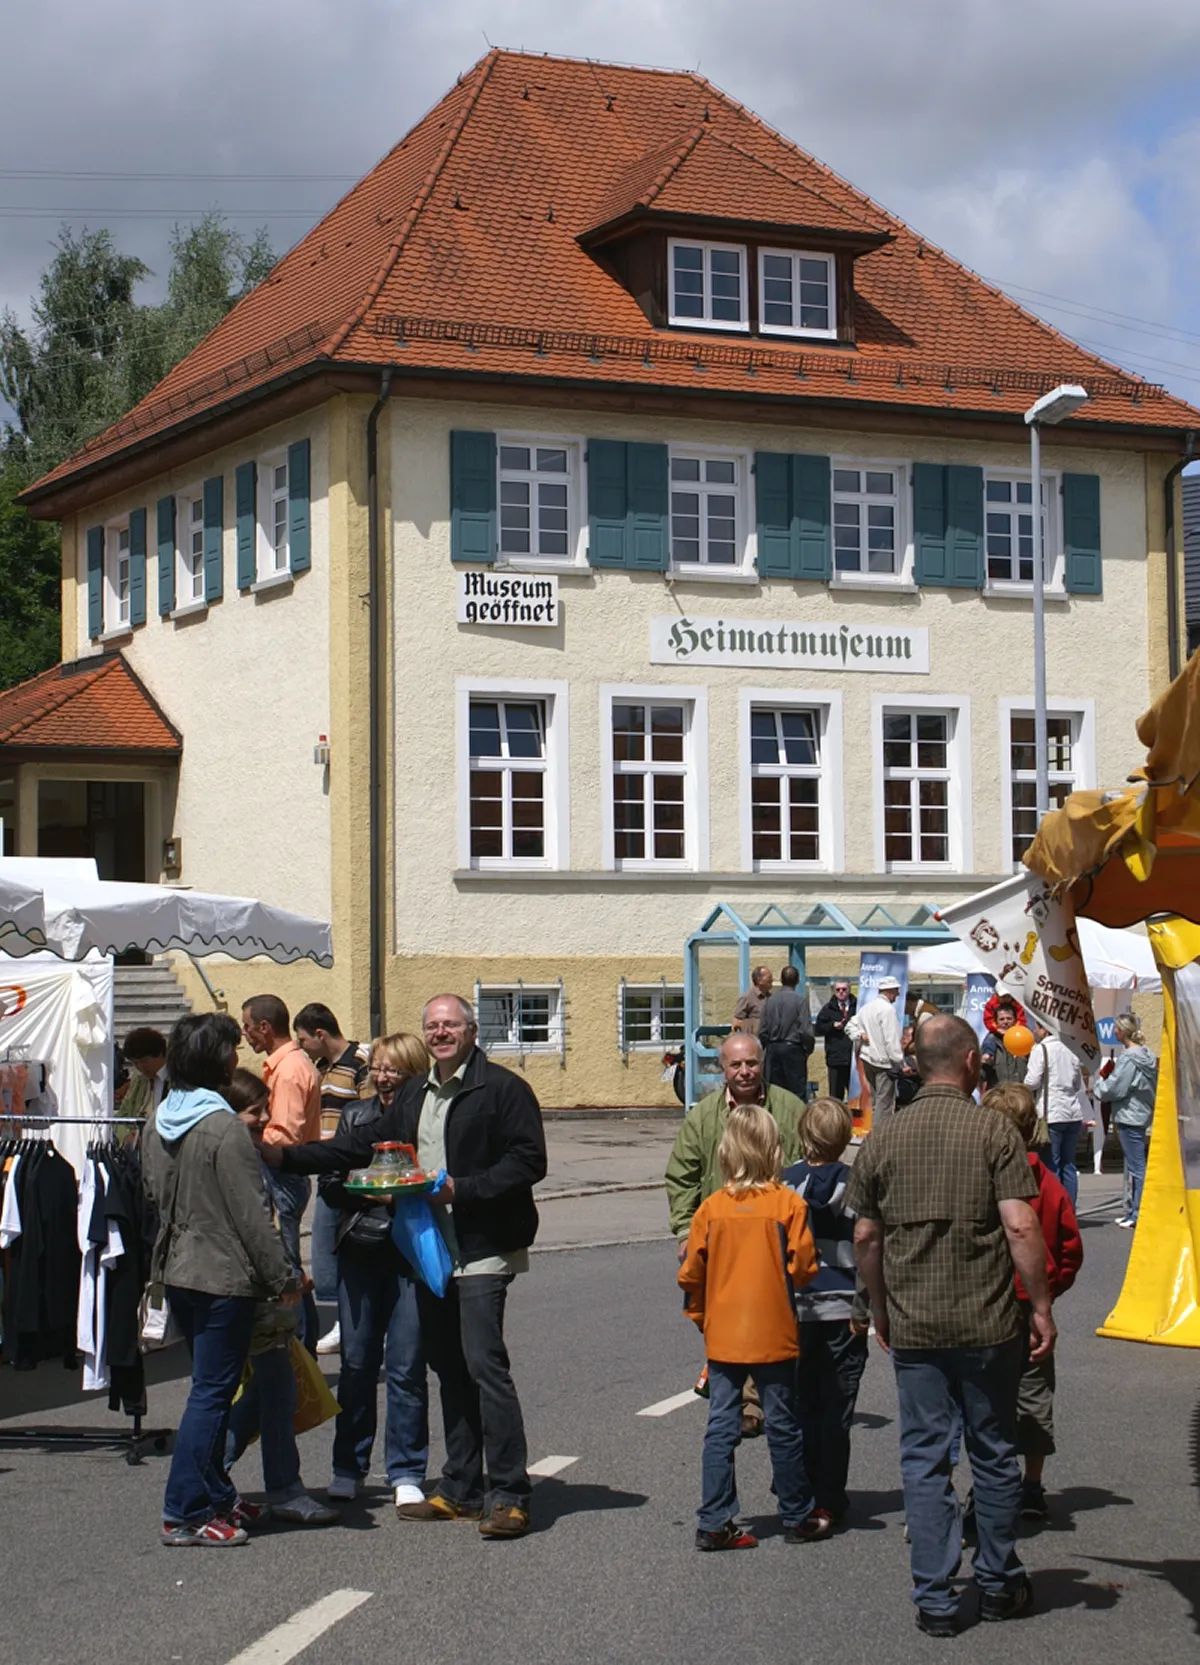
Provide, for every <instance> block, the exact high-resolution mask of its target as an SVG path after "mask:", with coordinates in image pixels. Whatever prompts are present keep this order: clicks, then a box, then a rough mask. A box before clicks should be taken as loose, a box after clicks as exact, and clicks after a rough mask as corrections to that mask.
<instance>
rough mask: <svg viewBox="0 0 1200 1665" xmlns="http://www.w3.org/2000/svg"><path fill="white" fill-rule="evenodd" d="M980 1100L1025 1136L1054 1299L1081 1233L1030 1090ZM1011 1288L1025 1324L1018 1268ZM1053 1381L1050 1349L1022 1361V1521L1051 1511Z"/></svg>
mask: <svg viewBox="0 0 1200 1665" xmlns="http://www.w3.org/2000/svg"><path fill="white" fill-rule="evenodd" d="M982 1104H983V1108H984V1109H985V1110H996V1111H998V1112H999V1113H1000V1115H1002V1116H1007V1117H1008V1119H1009V1121H1010V1122H1011V1123H1012V1124H1013V1126H1014V1127H1015V1128H1016V1130H1017V1132H1018V1133H1019V1134H1020V1135H1021V1138H1022V1139H1023V1140H1024V1143H1025V1149H1026V1151H1027V1152H1028V1156H1029V1166H1030V1167H1031V1168H1032V1169H1033V1177H1034V1178H1035V1179H1036V1180H1037V1185H1038V1194H1037V1196H1036V1197H1034V1198H1033V1199H1032V1201H1033V1212H1034V1213H1035V1214H1036V1215H1037V1217H1038V1225H1039V1226H1041V1228H1042V1240H1043V1242H1044V1243H1045V1245H1046V1277H1047V1279H1048V1281H1049V1284H1050V1299H1051V1301H1057V1299H1058V1297H1059V1296H1060V1295H1065V1294H1066V1292H1067V1290H1068V1289H1070V1287H1071V1285H1072V1284H1073V1283H1074V1282H1075V1279H1076V1277H1077V1276H1078V1274H1079V1268H1080V1267H1081V1266H1082V1265H1083V1238H1082V1237H1081V1236H1080V1235H1079V1222H1078V1220H1076V1218H1075V1210H1074V1209H1073V1208H1072V1207H1071V1199H1070V1197H1068V1196H1067V1193H1066V1192H1065V1191H1064V1190H1063V1188H1062V1186H1061V1185H1060V1184H1059V1183H1058V1181H1057V1180H1056V1179H1055V1177H1054V1175H1053V1174H1052V1173H1051V1172H1050V1171H1049V1169H1048V1168H1045V1167H1043V1165H1042V1163H1041V1162H1040V1161H1039V1160H1038V1158H1037V1156H1035V1154H1034V1152H1033V1140H1034V1133H1035V1130H1036V1128H1037V1110H1036V1109H1035V1108H1034V1103H1033V1094H1032V1093H1031V1092H1030V1091H1029V1088H1028V1087H1024V1086H1022V1085H1021V1083H1020V1082H1017V1081H1014V1082H1010V1083H1009V1084H1008V1085H1007V1086H1005V1087H993V1088H992V1089H991V1091H990V1092H987V1093H985V1094H984V1095H983V1099H982ZM1014 1287H1015V1290H1016V1296H1017V1300H1018V1301H1019V1302H1020V1303H1021V1314H1022V1316H1023V1317H1024V1319H1025V1321H1026V1323H1028V1321H1029V1297H1028V1296H1027V1295H1026V1293H1025V1286H1024V1284H1022V1282H1021V1275H1020V1273H1019V1272H1018V1273H1017V1274H1016V1277H1015V1280H1014ZM1054 1385H1055V1383H1054V1354H1053V1353H1047V1354H1046V1355H1045V1356H1044V1357H1043V1358H1040V1359H1037V1360H1034V1361H1031V1362H1029V1363H1027V1364H1026V1366H1025V1369H1024V1370H1023V1371H1022V1373H1021V1385H1020V1387H1019V1388H1018V1389H1017V1455H1018V1456H1020V1457H1024V1459H1025V1479H1024V1481H1023V1483H1022V1486H1021V1515H1022V1517H1023V1518H1024V1519H1025V1520H1047V1519H1048V1518H1049V1515H1050V1511H1049V1509H1048V1508H1047V1506H1046V1489H1045V1487H1044V1486H1043V1484H1042V1474H1043V1471H1044V1469H1045V1466H1046V1458H1047V1457H1052V1456H1053V1455H1054V1452H1055V1449H1056V1447H1055V1444H1054Z"/></svg>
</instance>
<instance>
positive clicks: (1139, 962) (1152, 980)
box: [0, 916, 1162, 994]
mask: <svg viewBox="0 0 1200 1665" xmlns="http://www.w3.org/2000/svg"><path fill="white" fill-rule="evenodd" d="M1075 923H1076V925H1077V927H1078V929H1079V946H1080V948H1081V949H1082V950H1083V963H1084V966H1085V968H1086V970H1087V980H1088V983H1089V985H1090V986H1091V987H1092V988H1094V989H1138V990H1141V991H1142V992H1143V993H1145V994H1155V993H1157V992H1158V991H1160V990H1161V988H1162V978H1161V977H1160V976H1159V972H1158V967H1157V966H1156V965H1155V963H1154V953H1153V950H1152V949H1151V947H1150V943H1149V940H1148V939H1147V938H1146V937H1144V936H1139V935H1138V933H1137V932H1136V931H1118V930H1114V929H1113V928H1112V927H1111V926H1109V925H1100V924H1098V923H1097V922H1096V921H1095V920H1094V919H1086V918H1084V917H1082V916H1079V917H1077V918H1076V921H1075ZM2 940H3V939H2V938H0V941H2ZM908 967H909V974H910V975H911V976H913V977H960V978H966V977H967V976H969V975H970V973H972V972H976V971H984V970H985V969H986V968H985V967H984V966H983V965H982V964H981V963H980V961H979V960H977V959H976V958H975V956H974V954H972V953H971V950H970V949H969V948H968V947H967V945H966V944H965V943H963V942H959V941H958V940H957V939H956V938H950V939H948V940H947V941H946V942H938V943H934V944H932V945H930V946H929V947H928V948H915V949H913V951H912V952H911V953H910V955H909V957H908Z"/></svg>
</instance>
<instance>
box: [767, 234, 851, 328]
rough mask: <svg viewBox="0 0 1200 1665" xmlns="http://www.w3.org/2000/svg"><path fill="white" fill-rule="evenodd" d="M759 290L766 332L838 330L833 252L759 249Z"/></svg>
mask: <svg viewBox="0 0 1200 1665" xmlns="http://www.w3.org/2000/svg"><path fill="white" fill-rule="evenodd" d="M758 292H759V324H758V327H759V329H760V330H762V332H763V333H764V334H765V335H822V336H835V335H836V334H837V317H836V315H835V313H836V306H835V296H836V284H835V275H834V260H833V256H832V255H829V254H805V253H801V252H800V251H798V250H793V249H760V250H759V254H758Z"/></svg>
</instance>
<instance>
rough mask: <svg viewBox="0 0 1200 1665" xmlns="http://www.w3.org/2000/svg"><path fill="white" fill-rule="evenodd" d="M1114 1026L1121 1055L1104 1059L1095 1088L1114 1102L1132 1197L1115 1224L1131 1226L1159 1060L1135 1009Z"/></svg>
mask: <svg viewBox="0 0 1200 1665" xmlns="http://www.w3.org/2000/svg"><path fill="white" fill-rule="evenodd" d="M1113 1028H1114V1029H1115V1030H1116V1032H1117V1039H1118V1040H1119V1041H1120V1043H1121V1048H1122V1050H1121V1056H1120V1057H1119V1058H1118V1059H1116V1060H1115V1061H1114V1060H1113V1059H1111V1058H1110V1059H1108V1060H1107V1061H1106V1062H1105V1064H1104V1065H1103V1067H1102V1068H1101V1070H1100V1073H1099V1075H1098V1076H1097V1078H1096V1084H1095V1086H1094V1087H1093V1088H1092V1091H1093V1092H1094V1093H1095V1095H1096V1097H1097V1098H1098V1099H1101V1100H1103V1102H1104V1103H1105V1104H1110V1105H1111V1106H1112V1111H1113V1125H1114V1126H1115V1127H1116V1130H1117V1138H1118V1139H1119V1140H1120V1141H1121V1154H1122V1156H1123V1157H1124V1158H1125V1188H1126V1191H1127V1193H1128V1197H1129V1207H1128V1210H1127V1211H1126V1212H1125V1213H1124V1214H1122V1216H1121V1218H1120V1219H1119V1220H1117V1221H1116V1222H1115V1224H1116V1225H1118V1226H1125V1227H1127V1228H1129V1229H1130V1230H1132V1228H1133V1227H1134V1226H1136V1225H1137V1222H1138V1210H1139V1209H1140V1208H1141V1206H1142V1187H1143V1185H1144V1184H1145V1181H1146V1136H1147V1134H1148V1133H1149V1131H1150V1123H1151V1122H1152V1121H1153V1119H1154V1098H1155V1094H1156V1093H1157V1091H1158V1064H1157V1063H1156V1062H1155V1058H1154V1054H1153V1053H1152V1052H1151V1051H1150V1049H1149V1047H1148V1046H1147V1045H1146V1040H1145V1036H1144V1035H1143V1034H1142V1032H1141V1030H1140V1029H1139V1028H1138V1020H1137V1018H1136V1017H1134V1015H1133V1013H1132V1012H1122V1013H1121V1015H1120V1017H1119V1018H1117V1019H1116V1021H1115V1022H1114V1024H1113Z"/></svg>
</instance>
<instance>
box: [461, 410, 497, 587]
mask: <svg viewBox="0 0 1200 1665" xmlns="http://www.w3.org/2000/svg"><path fill="white" fill-rule="evenodd" d="M496 544H497V532H496V436H495V434H487V433H471V432H468V431H467V430H465V429H457V430H456V431H455V432H454V433H452V434H451V435H450V559H451V560H452V561H494V560H495V559H496Z"/></svg>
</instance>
